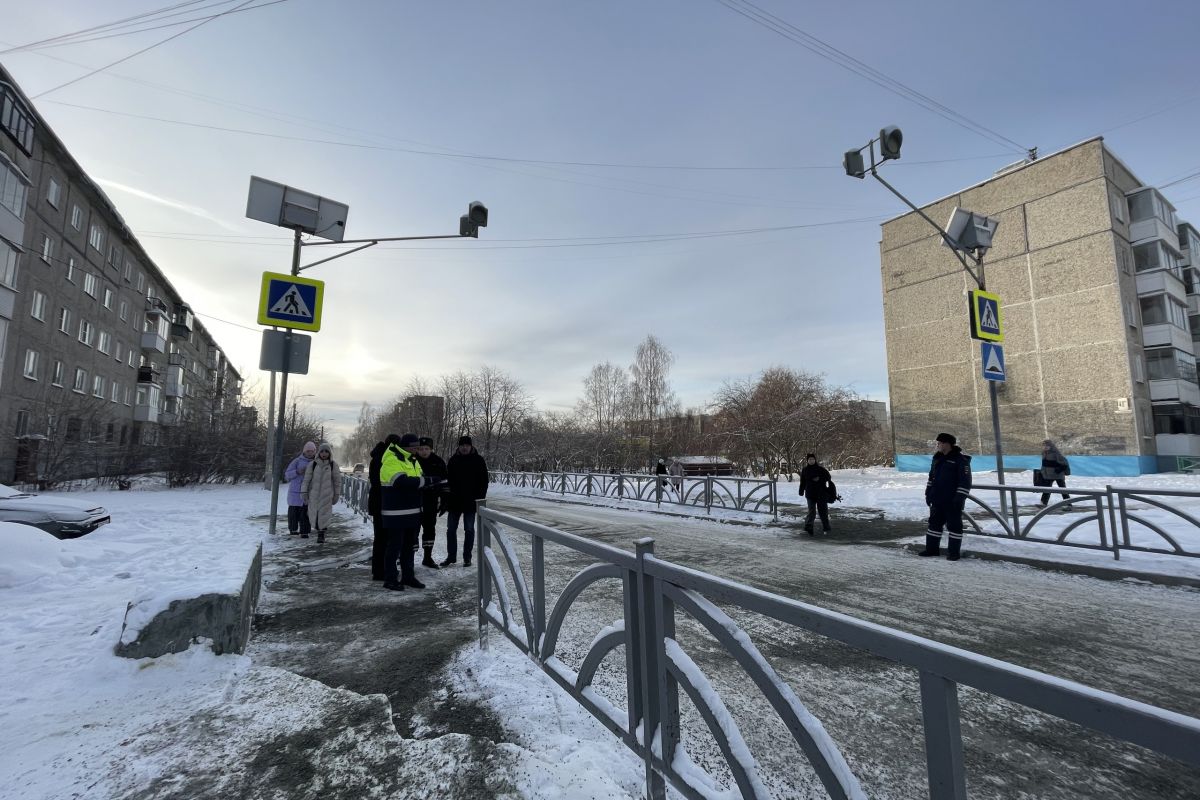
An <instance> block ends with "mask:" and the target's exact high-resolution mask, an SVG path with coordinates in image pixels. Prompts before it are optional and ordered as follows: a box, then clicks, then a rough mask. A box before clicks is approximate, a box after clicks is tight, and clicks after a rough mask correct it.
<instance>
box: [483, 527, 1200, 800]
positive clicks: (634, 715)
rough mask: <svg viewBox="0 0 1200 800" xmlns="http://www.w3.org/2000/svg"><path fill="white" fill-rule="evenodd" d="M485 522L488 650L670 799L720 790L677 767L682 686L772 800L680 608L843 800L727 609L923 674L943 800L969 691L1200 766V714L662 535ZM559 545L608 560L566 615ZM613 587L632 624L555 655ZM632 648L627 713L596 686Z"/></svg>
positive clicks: (806, 721) (816, 733) (809, 719)
mask: <svg viewBox="0 0 1200 800" xmlns="http://www.w3.org/2000/svg"><path fill="white" fill-rule="evenodd" d="M479 518H480V541H479V552H480V557H479V559H478V572H477V579H478V591H479V636H480V644H481V646H483V647H486V646H487V631H488V629H489V628H492V627H494V628H496V629H498V630H499V631H500V632H501V633H502V634H503V635H504V636H505V637H506V638H507V639H508V640H509V641H510V642H512V643H513V645H515V646H516V647H517V648H518V649H520V650H521V651H522V652H524V653H525V654H526V655H528V656H529V657H530V658H531V659H532V660H533V661H534V662H536V663H537V664H538V665H539V666H540V667H541V669H542V670H543V671H544V672H545V673H546V674H547V675H549V676H550V677H551V679H553V680H554V682H555V683H557V684H558V685H559V686H561V687H562V688H563V689H564V690H565V691H566V692H567V693H568V694H570V695H571V696H572V697H573V698H574V699H575V700H576V701H577V702H578V703H579V704H580V705H582V706H583V707H584V708H586V709H587V710H588V711H589V712H590V713H591V714H592V715H593V716H594V717H595V718H596V719H597V720H599V721H600V722H601V723H602V724H603V725H604V726H605V727H607V728H608V729H609V730H610V731H611V732H612V733H613V734H614V735H616V736H617V737H619V738H620V739H621V741H622V742H624V743H625V745H626V746H627V747H629V748H630V749H631V750H632V751H633V752H635V753H636V754H637V755H638V756H639V757H640V758H641V759H642V760H643V762H644V764H645V781H646V796H647V797H649V798H655V799H657V798H663V797H665V784H666V782H669V783H670V784H671V785H672V786H673V787H674V788H675V789H677V790H678V791H679V792H680V793H681V794H682V795H684V796H685V797H687V798H689V800H696V799H698V798H702V797H706V796H708V794H709V793H710V792H709V791H708V790H707V789H706V788H705V787H704V786H702V785H700V784H699V783H698V782H697V778H696V777H695V776H694V774H692V772H691V770H689V769H686V768H685V769H682V770H681V769H680V768H679V767H678V765H681V764H682V763H684V762H683V761H682V760H677V758H678V757H679V756H680V755H681V753H682V751H681V750H680V717H679V690H680V689H681V688H682V689H683V691H684V692H686V694H687V696H688V697H689V698H690V699H691V701H692V702H693V704H694V705H695V707H696V709H697V710H698V711H699V712H700V715H701V717H702V718H703V720H704V722H705V724H706V726H707V728H708V729H709V731H710V732H711V734H712V736H713V738H714V739H715V741H716V742H717V744H718V746H719V747H720V750H721V753H722V755H723V757H724V760H725V762H726V763H727V764H728V766H729V770H730V772H731V774H732V777H733V782H734V784H735V785H736V787H737V789H738V790H739V791H740V793H741V796H742V797H743V798H767V797H769V796H770V795H769V793H768V790H767V789H766V787H765V784H764V782H763V780H762V778H761V776H760V775H759V771H758V766H757V763H756V761H755V759H754V757H753V755H752V754H751V753H750V751H749V749H748V747H747V746H746V742H745V740H744V738H743V736H742V734H741V731H740V730H739V728H738V726H737V725H736V724H735V722H734V721H733V720H732V718H731V717H730V716H729V714H728V712H727V711H726V709H725V707H724V705H723V703H722V701H721V699H720V697H719V695H718V694H717V693H716V692H715V691H714V690H713V687H712V685H711V683H710V682H709V681H708V679H707V678H706V676H705V675H704V672H703V671H702V670H701V669H700V668H699V667H698V666H697V665H696V663H695V662H694V661H693V660H692V659H691V658H690V657H689V655H688V654H687V652H685V651H684V650H683V648H682V647H681V646H680V645H679V643H678V642H677V641H676V638H675V630H676V620H677V617H678V615H679V614H680V613H683V614H686V615H687V616H688V617H690V618H691V619H692V620H694V621H695V622H697V623H699V624H700V625H702V626H703V627H704V628H705V629H706V630H707V631H708V632H709V633H710V634H711V635H712V636H713V638H715V639H716V640H717V642H719V643H720V645H721V646H722V647H723V648H724V649H725V651H726V652H728V653H729V655H730V656H731V657H732V658H733V659H735V660H736V662H737V663H738V665H740V667H741V668H742V669H743V670H744V671H745V673H746V675H747V676H749V678H750V679H751V680H752V681H753V683H754V685H755V686H756V687H757V689H758V690H759V691H760V692H762V694H763V696H764V697H765V699H766V700H767V701H768V702H769V703H770V705H771V707H772V708H773V709H774V711H775V713H776V714H777V715H778V716H779V718H780V719H781V720H782V721H783V723H784V724H785V725H786V727H787V729H788V730H789V731H790V732H791V735H792V737H793V739H794V741H795V742H796V744H797V745H798V746H799V747H800V749H801V750H802V751H803V752H804V754H805V756H806V757H807V758H808V760H809V762H810V763H811V764H812V766H813V768H814V770H815V771H816V773H817V775H818V776H819V778H820V780H821V782H822V784H823V785H824V787H825V789H826V791H827V792H828V793H829V795H830V797H833V798H838V799H839V800H841V799H842V798H865V797H866V795H865V794H864V792H863V790H862V788H861V786H860V785H859V782H858V779H857V778H856V777H855V776H854V774H853V773H852V772H851V770H850V768H849V766H848V764H847V763H846V760H845V758H844V757H843V756H842V753H841V751H840V750H839V748H838V746H837V744H836V743H835V742H834V741H833V739H832V738H830V736H829V735H828V734H827V733H826V731H825V729H824V727H823V726H822V724H821V722H820V721H819V720H817V719H816V718H815V717H814V716H813V715H812V714H811V713H810V712H809V711H808V710H807V709H806V708H805V707H804V705H803V704H802V703H801V702H800V700H799V699H798V697H797V696H796V694H795V693H794V692H793V691H792V689H791V687H790V686H789V685H788V684H787V683H786V682H785V681H783V680H782V679H781V678H780V676H779V675H778V674H777V673H776V672H775V670H774V669H773V668H772V666H771V665H770V663H769V662H768V661H767V660H766V659H765V658H764V657H763V656H762V654H761V653H760V652H759V650H758V648H757V647H756V646H755V644H754V643H753V641H752V640H751V639H750V637H749V636H748V635H747V634H746V632H745V631H744V630H743V629H742V628H740V627H739V626H738V625H737V624H736V623H735V622H734V621H733V620H732V619H731V618H730V617H729V616H728V615H727V614H726V613H725V612H724V611H722V610H721V609H720V608H718V607H717V606H716V605H715V602H720V603H723V604H727V605H731V606H736V607H738V608H742V609H746V610H749V611H753V612H757V613H758V614H762V615H764V616H767V617H769V618H771V619H774V620H777V621H778V622H781V623H784V624H786V625H793V626H795V627H797V628H801V629H803V630H806V631H809V632H812V633H815V634H817V635H820V636H824V637H828V638H830V639H833V640H836V641H839V642H843V643H845V644H847V645H849V646H851V647H854V648H857V649H859V650H865V651H867V652H869V653H872V654H874V655H877V656H880V657H883V658H886V659H890V660H892V661H895V662H898V663H900V664H903V665H906V666H908V667H912V668H914V669H915V670H917V672H918V675H919V678H918V681H919V686H920V693H921V712H922V715H923V720H924V740H925V756H926V763H927V769H928V778H929V795H930V797H931V798H932V800H964V798H966V797H967V790H966V770H965V766H964V761H963V741H962V734H961V732H960V729H959V703H958V686H959V685H960V684H961V685H964V686H971V687H974V688H975V689H978V690H979V691H981V692H986V693H988V694H991V695H995V696H997V697H1002V698H1005V699H1006V700H1009V701H1011V702H1014V703H1017V704H1020V705H1023V706H1026V707H1028V708H1032V709H1037V710H1038V711H1041V712H1044V713H1046V714H1049V715H1052V716H1055V717H1058V718H1060V719H1064V720H1068V721H1071V722H1074V723H1077V724H1079V725H1081V726H1083V727H1085V728H1090V729H1092V730H1095V731H1100V732H1102V733H1106V734H1108V735H1110V736H1113V737H1115V738H1117V739H1121V740H1124V741H1127V742H1132V743H1134V744H1137V745H1140V746H1142V747H1146V748H1149V749H1150V750H1154V751H1156V752H1158V753H1161V754H1164V755H1167V756H1170V757H1172V758H1176V759H1179V760H1181V761H1184V762H1186V763H1188V764H1190V765H1193V766H1200V720H1198V719H1194V718H1192V717H1188V716H1185V715H1182V714H1177V713H1175V712H1172V711H1167V710H1165V709H1161V708H1157V707H1155V706H1151V705H1147V704H1145V703H1139V702H1136V701H1133V700H1129V699H1126V698H1123V697H1120V696H1118V695H1114V694H1111V693H1108V692H1102V691H1099V690H1096V689H1092V688H1090V687H1087V686H1084V685H1082V684H1078V683H1074V682H1072V681H1067V680H1062V679H1059V678H1055V677H1053V676H1051V675H1047V674H1044V673H1040V672H1036V671H1033V670H1029V669H1024V668H1022V667H1018V666H1015V665H1013V664H1009V663H1006V662H1003V661H998V660H996V659H992V658H988V657H986V656H981V655H977V654H975V653H971V652H968V651H965V650H961V649H958V648H955V647H950V646H948V645H944V644H939V643H938V642H934V641H931V640H929V639H924V638H921V637H919V636H913V635H910V634H907V633H904V632H902V631H898V630H894V629H891V628H887V627H884V626H881V625H876V624H873V623H870V622H866V621H864V620H860V619H856V618H854V617H850V616H847V615H845V614H839V613H836V612H833V611H829V610H826V609H823V608H819V607H817V606H813V605H809V604H807V603H801V602H798V601H796V600H790V599H788V598H786V597H780V596H778V595H774V594H770V593H768V592H764V591H761V590H758V589H754V588H751V587H749V586H744V585H741V584H736V583H733V582H730V581H726V580H723V579H720V578H717V577H714V576H712V575H708V574H706V573H703V572H699V571H696V570H692V569H688V568H687V567H681V566H678V565H675V564H671V563H670V562H667V561H663V560H661V559H659V558H658V557H657V556H656V555H655V554H654V540H653V539H642V540H640V541H638V542H637V549H636V552H634V553H630V552H627V551H624V550H619V549H617V548H614V547H610V546H608V545H605V544H602V543H599V542H595V541H592V540H590V539H586V538H584V537H581V536H576V535H574V534H570V533H565V532H563V531H559V530H556V529H554V528H549V527H546V526H543V525H538V524H536V523H533V522H529V521H527V520H523V519H520V518H518V517H514V516H510V515H508V514H503V513H500V512H497V511H492V510H490V509H488V508H486V506H485V504H483V503H481V504H480V510H479ZM512 534H517V535H521V536H528V537H529V539H530V545H531V549H532V559H533V563H532V565H531V566H532V572H531V574H532V579H533V585H532V586H529V585H528V583H527V582H526V580H525V577H524V573H523V571H522V569H521V566H520V563H519V561H518V559H517V555H516V551H515V550H514V549H513V546H512V542H511V541H510V538H509V537H510V535H512ZM546 542H551V543H553V544H557V545H561V546H563V547H567V548H569V549H571V550H573V551H575V552H576V553H582V554H584V555H587V556H590V557H591V558H593V559H595V562H596V563H594V564H592V565H591V566H588V567H586V568H584V569H583V570H581V571H580V572H578V573H577V574H576V575H575V576H574V577H573V578H572V579H571V581H570V582H569V583H568V584H567V585H566V587H565V588H564V589H563V591H562V593H561V594H560V595H559V597H558V598H557V599H556V600H554V601H553V605H552V606H550V605H548V603H547V597H546V581H545V575H546V560H545V543H546ZM501 560H503V566H502V565H501ZM600 581H615V582H616V583H617V584H619V586H620V592H621V599H622V607H623V616H622V619H621V620H620V621H618V622H617V623H616V624H613V625H611V626H609V627H607V628H605V629H604V630H602V631H600V632H599V633H598V635H597V636H596V638H595V640H594V641H593V643H592V646H591V648H590V650H589V652H588V653H587V655H586V656H585V657H584V659H583V662H582V664H581V666H580V669H579V671H578V672H574V671H572V670H571V669H570V668H569V667H568V666H566V665H565V664H564V663H563V662H562V661H560V660H559V659H558V658H557V657H556V656H555V648H556V645H557V642H558V638H559V634H560V631H561V628H562V625H563V621H564V619H565V618H566V616H567V613H568V611H569V610H570V608H571V606H572V604H573V603H574V602H575V600H576V599H577V598H578V597H579V595H580V593H581V592H583V590H584V589H586V588H587V587H589V586H591V585H592V584H595V583H597V582H600ZM514 595H515V598H514ZM514 599H515V601H516V603H517V605H516V610H515V612H514V606H513V600H514ZM618 647H623V648H624V655H625V659H624V662H625V689H626V691H625V703H626V708H625V709H623V710H622V709H620V708H617V707H616V706H614V705H612V704H611V703H609V702H608V701H607V700H606V699H605V698H604V697H602V696H601V695H600V694H599V693H597V692H595V691H594V690H593V689H592V688H591V686H592V679H593V678H594V676H595V675H596V671H597V669H598V668H599V666H600V663H601V662H602V661H603V660H604V658H605V657H606V656H607V655H608V654H609V653H611V652H612V651H614V650H615V649H616V648H618ZM648 743H649V744H648ZM710 777H711V776H710Z"/></svg>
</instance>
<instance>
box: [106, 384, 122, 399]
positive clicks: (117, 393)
mask: <svg viewBox="0 0 1200 800" xmlns="http://www.w3.org/2000/svg"><path fill="white" fill-rule="evenodd" d="M109 399H111V400H112V402H114V403H116V402H119V401H120V399H121V384H119V383H117V382H116V381H113V382H112V392H110V393H109Z"/></svg>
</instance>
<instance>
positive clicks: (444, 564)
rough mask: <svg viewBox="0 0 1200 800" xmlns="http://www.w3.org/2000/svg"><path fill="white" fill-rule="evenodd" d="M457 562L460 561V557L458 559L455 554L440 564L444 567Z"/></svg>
mask: <svg viewBox="0 0 1200 800" xmlns="http://www.w3.org/2000/svg"><path fill="white" fill-rule="evenodd" d="M457 563H458V559H457V558H455V557H454V556H450V557H449V558H447V559H446V560H445V561H443V562H442V563H441V564H439V565H438V566H442V567H448V566H450V565H451V564H457Z"/></svg>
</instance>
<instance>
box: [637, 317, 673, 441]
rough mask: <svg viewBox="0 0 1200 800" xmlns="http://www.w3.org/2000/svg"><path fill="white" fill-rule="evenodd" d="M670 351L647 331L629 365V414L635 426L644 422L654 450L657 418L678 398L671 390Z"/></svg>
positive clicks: (646, 433) (671, 355)
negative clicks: (630, 409) (630, 407)
mask: <svg viewBox="0 0 1200 800" xmlns="http://www.w3.org/2000/svg"><path fill="white" fill-rule="evenodd" d="M673 363H675V356H674V354H673V353H672V352H671V351H670V350H668V349H667V347H666V345H664V344H663V343H662V342H660V341H659V340H658V339H657V338H655V336H654V335H653V334H647V335H646V338H645V339H643V340H642V343H641V344H639V345H638V348H637V355H636V357H635V358H634V361H633V365H632V366H630V368H629V374H630V389H631V392H630V397H631V405H632V408H633V415H634V417H635V419H636V420H637V422H638V424H639V427H640V426H642V425H644V426H645V428H644V434H643V435H644V436H646V437H647V438H648V448H649V452H650V453H653V452H654V446H655V435H656V433H657V428H658V423H659V421H660V420H661V419H662V418H663V417H665V416H667V415H669V414H671V413H672V412H674V411H675V410H676V409H677V408H678V406H679V402H678V400H677V399H676V398H675V393H674V392H673V391H671V383H670V373H671V365H672V364H673Z"/></svg>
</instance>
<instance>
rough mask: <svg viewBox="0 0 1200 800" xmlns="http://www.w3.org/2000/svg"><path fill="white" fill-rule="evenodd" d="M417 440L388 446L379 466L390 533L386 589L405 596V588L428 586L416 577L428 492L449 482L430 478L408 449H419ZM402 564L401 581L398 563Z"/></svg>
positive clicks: (382, 507)
mask: <svg viewBox="0 0 1200 800" xmlns="http://www.w3.org/2000/svg"><path fill="white" fill-rule="evenodd" d="M416 444H417V437H416V435H415V434H412V433H406V434H404V435H403V436H401V437H400V441H399V443H397V444H391V445H388V447H387V449H386V450H384V451H383V457H382V458H381V459H380V463H379V485H380V490H381V491H380V498H379V500H380V503H379V505H380V516H381V517H382V518H383V527H384V529H385V530H387V535H388V541H387V552H386V554H385V556H384V565H383V567H384V580H383V588H385V589H390V590H392V591H397V592H402V591H404V587H405V586H411V587H413V588H414V589H424V588H425V584H423V583H421V582H420V581H418V580H417V578H416V575H415V574H414V573H413V553H414V552H415V551H416V549H417V537H418V535H419V534H420V531H421V508H422V505H423V502H422V501H423V500H424V491H423V490H424V489H426V488H430V487H437V486H439V485H441V484H443V483H445V478H426V477H425V476H424V475H423V474H422V473H421V465H420V463H419V462H418V461H417V457H416V456H414V455H413V454H412V453H411V452H410V451H409V450H408V448H415V446H416ZM397 560H399V561H400V576H399V578H400V579H399V580H397V579H396V578H397V575H396V561H397Z"/></svg>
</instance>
